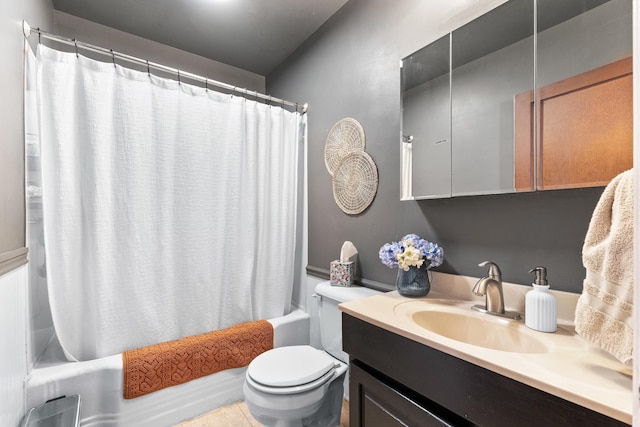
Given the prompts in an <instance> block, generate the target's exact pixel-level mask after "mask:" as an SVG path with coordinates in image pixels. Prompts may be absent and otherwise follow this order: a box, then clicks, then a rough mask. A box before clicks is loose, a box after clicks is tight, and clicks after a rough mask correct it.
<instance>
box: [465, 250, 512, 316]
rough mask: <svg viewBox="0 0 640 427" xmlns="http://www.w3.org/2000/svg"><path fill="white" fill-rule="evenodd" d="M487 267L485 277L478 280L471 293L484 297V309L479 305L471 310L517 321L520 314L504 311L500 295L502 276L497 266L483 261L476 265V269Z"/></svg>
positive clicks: (502, 299)
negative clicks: (487, 270)
mask: <svg viewBox="0 0 640 427" xmlns="http://www.w3.org/2000/svg"><path fill="white" fill-rule="evenodd" d="M486 266H489V272H488V273H487V277H483V278H482V279H480V280H478V283H476V285H475V286H474V287H473V293H474V294H476V295H478V296H485V305H484V307H483V306H482V305H480V304H478V305H474V306H473V307H471V308H472V309H473V310H476V311H479V312H481V313H487V314H493V315H495V316H502V317H508V318H510V319H519V318H520V314H518V313H516V312H514V311H505V309H504V295H503V294H502V275H501V273H500V268H499V267H498V265H497V264H495V263H493V262H490V261H484V262H481V263H480V264H478V267H486Z"/></svg>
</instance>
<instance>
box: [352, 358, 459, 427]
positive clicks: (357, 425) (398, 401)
mask: <svg viewBox="0 0 640 427" xmlns="http://www.w3.org/2000/svg"><path fill="white" fill-rule="evenodd" d="M349 369H350V375H351V376H350V380H349V396H350V399H351V401H350V411H349V414H350V417H351V418H350V420H349V425H350V426H352V427H396V426H398V427H399V426H420V427H443V426H460V425H461V424H459V423H457V422H449V421H445V417H446V416H447V415H443V414H436V411H437V410H435V409H434V410H430V409H426V408H424V407H423V406H420V405H418V403H417V402H416V400H415V399H413V398H410V397H408V396H405V395H404V394H403V393H402V392H401V391H399V390H396V389H395V388H393V387H392V386H390V385H389V384H387V383H384V382H382V381H380V380H379V379H377V378H376V377H375V376H373V375H371V374H369V373H368V372H367V371H366V370H365V369H366V368H364V369H363V368H361V367H360V366H359V365H358V363H357V362H356V363H351V365H350V367H349ZM465 425H466V424H465Z"/></svg>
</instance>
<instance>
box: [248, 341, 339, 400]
mask: <svg viewBox="0 0 640 427" xmlns="http://www.w3.org/2000/svg"><path fill="white" fill-rule="evenodd" d="M337 364H339V362H338V361H337V360H335V359H334V358H333V357H331V356H329V355H328V354H327V353H325V352H324V351H322V350H318V349H316V348H313V347H311V346H309V345H302V346H290V347H279V348H275V349H273V350H269V351H267V352H265V353H262V354H261V355H259V356H258V357H256V358H255V359H254V360H253V361H252V362H251V363H250V364H249V367H248V369H247V374H246V377H247V381H248V382H249V383H250V384H251V386H252V387H254V388H256V389H257V390H260V391H263V392H265V393H272V394H292V393H300V392H303V391H307V390H311V389H314V388H316V387H320V386H321V385H322V384H324V383H325V382H327V381H329V380H330V379H331V378H333V374H334V371H335V369H336V365H337Z"/></svg>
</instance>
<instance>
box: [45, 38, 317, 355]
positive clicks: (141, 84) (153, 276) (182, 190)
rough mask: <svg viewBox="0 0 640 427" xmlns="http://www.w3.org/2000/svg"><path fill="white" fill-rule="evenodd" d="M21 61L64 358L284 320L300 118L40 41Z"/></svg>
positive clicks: (55, 319)
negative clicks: (26, 70) (30, 76)
mask: <svg viewBox="0 0 640 427" xmlns="http://www.w3.org/2000/svg"><path fill="white" fill-rule="evenodd" d="M35 64H36V70H37V72H36V76H35V78H36V87H37V94H38V95H37V98H38V103H37V104H38V105H37V108H38V114H39V124H40V138H41V159H42V180H43V184H42V196H43V216H44V236H45V250H46V254H47V274H48V289H49V296H50V301H51V311H52V316H53V322H54V327H55V330H56V333H57V336H58V338H59V340H60V343H61V345H62V347H63V349H64V351H65V353H66V354H67V357H69V358H70V359H72V360H88V359H94V358H98V357H103V356H107V355H111V354H116V353H120V352H122V351H123V350H126V349H130V348H135V347H140V346H144V345H149V344H154V343H159V342H163V341H167V340H172V339H177V338H180V337H184V336H188V335H193V334H198V333H202V332H206V331H209V330H213V329H219V328H225V327H228V326H230V325H232V324H235V323H239V322H243V321H249V320H255V319H265V318H272V317H277V316H281V315H283V314H286V313H287V312H288V311H289V309H290V307H289V305H290V300H291V293H292V286H293V280H294V257H295V242H296V209H297V203H298V191H299V190H300V186H299V184H298V169H297V168H298V164H299V158H298V156H299V155H300V153H301V152H302V149H301V146H300V145H301V144H304V141H303V138H304V132H300V131H299V129H300V128H304V126H305V125H306V123H305V120H306V117H305V116H304V115H300V114H298V113H292V112H288V111H285V110H284V109H282V108H279V107H276V106H269V105H264V104H261V103H258V102H254V101H250V100H247V99H245V98H241V97H238V96H235V97H234V96H231V95H226V94H221V93H217V92H214V91H207V90H205V89H203V88H197V87H194V86H190V85H187V84H184V83H182V84H180V83H178V82H176V81H173V80H167V79H161V78H157V77H155V76H149V75H148V74H147V73H146V72H138V71H134V70H130V69H126V68H123V67H120V66H114V65H113V64H112V63H105V62H98V61H94V60H91V59H88V58H85V57H83V56H80V57H77V56H76V54H75V53H64V52H59V51H56V50H53V49H50V48H47V47H45V46H43V45H39V47H38V52H37V56H36V59H35ZM301 135H303V136H302V137H301ZM301 139H302V140H301Z"/></svg>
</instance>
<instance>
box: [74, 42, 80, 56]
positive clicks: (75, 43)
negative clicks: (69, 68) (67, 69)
mask: <svg viewBox="0 0 640 427" xmlns="http://www.w3.org/2000/svg"><path fill="white" fill-rule="evenodd" d="M73 45H74V46H75V48H76V58H80V55H79V54H78V40H77V39H73Z"/></svg>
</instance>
